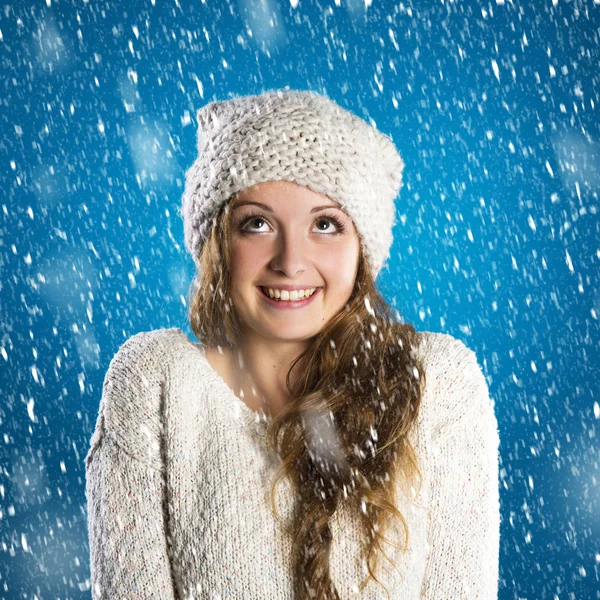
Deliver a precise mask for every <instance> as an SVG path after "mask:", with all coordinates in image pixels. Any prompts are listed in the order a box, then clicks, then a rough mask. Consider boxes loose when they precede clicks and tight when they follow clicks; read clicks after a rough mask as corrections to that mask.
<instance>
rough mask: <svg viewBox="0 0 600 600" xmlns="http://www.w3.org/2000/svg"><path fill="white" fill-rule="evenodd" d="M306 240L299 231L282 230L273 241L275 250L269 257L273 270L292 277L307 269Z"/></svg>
mask: <svg viewBox="0 0 600 600" xmlns="http://www.w3.org/2000/svg"><path fill="white" fill-rule="evenodd" d="M306 244H307V241H306V239H305V238H304V235H303V233H302V232H301V231H298V232H290V231H284V232H282V234H281V236H280V237H279V238H278V240H277V242H275V251H274V255H273V258H272V259H271V268H272V269H273V270H274V271H279V272H283V273H285V274H286V275H287V276H288V277H290V278H294V277H295V276H296V275H297V274H298V273H302V272H303V271H306V269H307V266H308V265H307V248H306Z"/></svg>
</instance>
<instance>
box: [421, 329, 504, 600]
mask: <svg viewBox="0 0 600 600" xmlns="http://www.w3.org/2000/svg"><path fill="white" fill-rule="evenodd" d="M448 337H449V336H448ZM441 358H442V359H443V358H444V357H443V356H442V357H441ZM445 368H446V370H445V371H444V369H443V368H442V369H441V371H440V370H439V369H438V371H437V373H436V374H435V375H437V382H436V384H435V386H436V387H437V388H438V392H437V393H436V394H435V396H436V400H435V403H436V406H435V407H434V412H435V413H436V416H435V417H434V418H433V429H432V458H431V461H432V463H431V466H432V471H431V489H430V512H429V526H428V550H429V552H428V559H427V563H426V567H425V575H424V579H423V584H422V588H421V598H424V599H425V600H438V599H439V598H457V599H458V598H464V599H469V600H474V599H476V598H477V599H479V600H492V599H494V600H496V599H497V597H498V596H497V594H498V570H499V565H498V562H499V546H500V500H499V488H498V448H499V443H500V439H499V434H498V424H497V420H496V416H495V414H494V407H493V404H492V402H491V400H490V396H489V392H488V387H487V383H486V381H485V377H484V375H483V373H482V371H481V369H480V367H479V365H478V363H477V357H476V355H475V353H474V352H473V351H472V350H470V349H469V348H467V347H466V346H465V345H464V344H463V343H462V342H461V341H459V340H454V342H453V343H452V344H450V350H449V352H448V354H446V361H445Z"/></svg>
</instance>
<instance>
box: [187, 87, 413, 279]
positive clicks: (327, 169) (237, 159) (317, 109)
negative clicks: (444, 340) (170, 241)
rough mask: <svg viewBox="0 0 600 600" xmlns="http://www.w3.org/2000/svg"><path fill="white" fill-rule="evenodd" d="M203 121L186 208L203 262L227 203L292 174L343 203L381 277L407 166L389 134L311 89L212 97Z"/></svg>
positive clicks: (191, 248) (190, 236)
mask: <svg viewBox="0 0 600 600" xmlns="http://www.w3.org/2000/svg"><path fill="white" fill-rule="evenodd" d="M197 119H198V152H199V155H198V158H197V159H196V160H195V161H194V163H193V164H192V166H191V167H190V168H189V170H188V171H187V173H186V183H185V191H184V194H183V202H182V206H181V210H180V216H181V217H182V218H183V223H184V232H185V246H186V248H187V250H188V252H190V254H191V255H192V257H193V258H194V261H195V262H196V265H197V266H198V265H199V256H200V251H201V249H202V245H203V243H204V241H205V240H206V239H207V238H208V235H209V230H210V227H211V226H212V219H213V217H214V216H215V215H216V214H217V212H218V211H219V209H220V208H221V205H222V204H223V203H225V202H226V201H227V200H228V199H229V198H230V197H231V196H232V195H233V194H234V193H236V192H238V191H240V190H242V189H244V188H246V187H250V186H252V185H254V184H256V183H261V182H264V181H275V180H285V181H291V182H295V183H298V184H300V185H304V186H307V187H309V188H310V189H311V190H313V191H315V192H317V193H320V194H324V195H326V196H328V197H329V198H330V199H331V200H333V201H334V202H336V203H338V204H339V205H340V207H341V208H342V210H344V211H345V212H346V213H347V214H348V215H349V216H350V218H351V219H352V221H353V223H354V226H355V227H356V230H357V232H358V234H359V237H360V238H361V241H362V246H363V251H364V252H365V255H366V258H367V261H368V264H369V265H370V268H371V272H372V275H373V279H375V278H376V277H377V275H378V273H379V271H380V270H381V268H382V267H383V265H384V264H385V261H386V260H387V258H388V256H389V252H390V246H391V245H392V228H393V226H394V225H395V224H396V218H395V210H394V200H395V198H396V196H397V195H398V192H399V190H400V188H401V187H402V169H403V168H404V162H403V160H402V158H401V157H400V155H399V153H398V150H397V149H396V146H395V145H394V142H393V141H392V139H391V138H390V137H388V136H386V135H384V134H382V133H380V132H379V131H378V130H377V129H375V128H374V127H372V126H371V125H369V124H368V123H366V122H365V121H363V120H362V119H361V118H359V117H357V116H356V115H354V114H353V113H351V112H349V111H347V110H345V109H343V108H341V107H340V106H339V105H337V104H336V103H335V102H334V101H332V100H330V99H329V98H326V97H324V96H321V95H319V94H317V93H315V92H311V91H294V90H271V91H267V92H264V93H262V94H259V95H256V96H240V97H237V98H234V99H231V100H225V101H222V102H210V103H209V104H207V105H206V106H204V107H203V108H201V109H200V110H199V111H198V113H197Z"/></svg>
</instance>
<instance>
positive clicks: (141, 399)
mask: <svg viewBox="0 0 600 600" xmlns="http://www.w3.org/2000/svg"><path fill="white" fill-rule="evenodd" d="M182 337H183V338H184V339H187V338H186V336H185V334H184V333H183V332H182V331H181V330H180V329H175V328H173V329H157V330H153V331H143V332H140V333H136V334H135V335H133V336H132V337H130V338H129V339H128V340H126V341H125V342H124V343H123V344H122V345H121V346H120V347H119V349H118V350H117V352H116V353H115V354H114V356H113V357H112V359H111V361H110V364H109V366H108V370H107V371H106V375H105V377H104V383H103V390H102V398H101V400H100V408H99V416H98V424H99V425H100V427H101V430H102V431H101V432H100V434H101V435H103V434H106V435H108V436H109V437H112V438H113V439H114V441H115V442H117V443H118V444H119V445H120V446H121V448H123V449H124V450H125V451H126V452H128V453H130V454H131V455H133V456H136V457H142V458H145V459H148V460H150V461H152V460H153V459H156V458H157V457H158V453H157V451H158V447H157V446H158V444H157V440H158V439H159V436H160V431H161V429H162V413H163V390H164V387H165V384H166V382H167V381H168V379H169V363H170V356H171V355H172V346H173V344H178V343H183V339H182ZM188 343H189V342H188Z"/></svg>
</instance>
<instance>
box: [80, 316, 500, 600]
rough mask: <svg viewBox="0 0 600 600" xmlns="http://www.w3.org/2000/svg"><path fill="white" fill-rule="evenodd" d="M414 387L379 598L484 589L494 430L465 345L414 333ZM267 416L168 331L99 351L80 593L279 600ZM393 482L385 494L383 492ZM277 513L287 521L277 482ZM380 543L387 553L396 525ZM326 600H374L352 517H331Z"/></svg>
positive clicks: (282, 544)
mask: <svg viewBox="0 0 600 600" xmlns="http://www.w3.org/2000/svg"><path fill="white" fill-rule="evenodd" d="M420 338H421V340H422V342H421V345H420V349H419V353H420V356H421V357H422V359H423V360H424V366H425V370H426V377H427V389H426V392H425V394H424V397H423V400H422V407H421V411H420V414H419V418H418V426H417V427H416V428H415V430H414V434H413V436H412V438H411V440H412V442H413V444H414V447H415V450H416V452H417V455H418V457H419V461H420V468H421V471H422V474H423V478H424V479H423V485H422V486H421V491H420V493H419V495H418V496H417V497H416V498H414V497H412V498H409V496H408V495H405V491H402V490H400V491H399V496H398V504H397V506H398V509H399V510H400V512H401V513H402V514H403V516H404V518H405V519H406V521H407V524H408V527H409V541H408V543H409V552H408V553H406V554H401V552H400V551H399V550H396V549H394V548H393V547H392V546H390V545H387V544H384V550H385V551H386V553H387V554H388V555H389V556H390V557H391V558H392V560H394V562H396V563H397V570H396V571H391V572H388V573H387V574H386V572H385V571H382V569H385V568H387V569H388V570H389V563H388V562H387V561H386V560H385V558H383V559H380V564H381V565H382V567H380V570H378V571H377V572H376V574H377V576H378V578H379V579H380V580H382V582H383V583H384V584H385V586H386V587H387V589H388V591H389V593H390V597H391V599H392V600H413V599H417V598H425V599H427V600H434V599H435V600H449V599H457V598H465V599H467V598H468V599H469V600H472V599H475V598H478V599H480V600H491V599H492V598H494V599H496V598H497V585H498V560H499V543H500V540H499V536H500V534H499V530H500V506H499V490H498V446H499V435H498V425H497V420H496V417H495V415H494V405H493V402H492V401H491V400H490V397H489V393H488V388H487V384H486V380H485V378H484V375H483V373H482V371H481V369H480V367H479V365H478V362H477V358H476V355H475V353H474V352H473V351H472V350H470V349H469V348H467V347H466V346H465V345H464V344H463V343H462V342H461V341H459V340H457V339H455V338H453V337H452V336H450V335H446V334H441V333H431V332H421V333H420ZM266 426H267V421H266V418H265V417H264V413H260V414H259V413H256V412H253V411H252V410H251V409H250V408H248V407H247V406H246V405H245V404H244V403H243V402H242V401H241V400H240V399H239V398H237V397H236V396H235V394H234V393H233V391H232V390H231V389H230V388H229V387H228V386H227V384H226V383H225V381H224V380H223V379H222V378H221V376H220V375H219V374H218V373H217V372H216V371H215V370H214V369H213V368H212V367H211V366H210V364H209V362H208V361H207V360H206V358H205V355H204V352H203V348H202V346H201V345H200V344H194V343H192V342H191V341H190V340H189V339H188V338H187V336H186V335H185V334H184V333H183V332H182V331H181V330H180V329H176V328H173V329H159V330H156V331H151V332H142V333H139V334H137V335H134V336H133V337H132V338H130V339H129V340H128V341H127V342H125V343H124V344H123V346H122V347H121V348H120V349H119V351H118V352H117V353H116V355H115V356H114V358H113V360H112V361H111V363H110V366H109V368H108V371H107V374H106V378H105V380H104V388H103V394H102V400H101V402H100V408H99V413H98V419H97V423H96V430H95V432H94V435H93V437H92V439H91V444H90V450H89V452H88V454H87V456H86V496H87V500H88V525H89V541H90V557H91V579H92V597H93V598H94V599H97V598H103V599H107V600H116V599H129V598H136V599H145V598H157V599H161V600H169V599H175V598H177V599H180V600H183V599H186V600H187V599H204V598H207V599H225V598H231V599H236V600H237V599H240V600H242V599H247V600H259V599H260V600H265V599H269V600H292V599H293V598H294V590H293V587H292V583H291V581H290V575H289V574H290V572H291V561H290V560H289V557H290V553H291V546H290V540H289V539H288V537H286V534H285V532H283V530H282V529H281V528H280V525H279V523H278V522H277V520H276V519H275V517H274V516H273V514H272V512H271V506H270V503H269V497H268V491H269V484H270V475H271V474H272V470H273V469H274V463H272V462H270V461H271V459H270V458H269V456H268V454H267V453H266V446H265V440H266V437H265V433H266ZM399 489H400V487H399ZM277 490H278V493H277V508H278V509H279V511H280V515H281V517H283V518H284V519H287V517H289V516H290V514H291V513H290V512H288V510H287V509H288V508H290V509H291V507H292V505H293V498H292V496H291V488H290V487H289V484H288V482H287V480H283V483H281V484H279V486H278V488H277ZM396 527H397V528H396V534H395V536H393V535H392V533H391V531H389V532H388V533H387V536H389V537H392V539H393V540H394V541H395V542H396V543H397V544H399V545H400V546H402V540H403V538H402V533H403V529H402V528H401V526H400V525H398V526H396ZM331 528H332V533H333V547H332V551H331V556H330V565H331V575H332V578H333V581H334V583H335V585H336V588H337V590H338V592H339V594H340V597H341V598H342V599H346V598H365V599H367V598H368V599H375V598H377V599H384V598H386V595H385V592H384V590H383V589H382V588H381V587H380V586H378V585H377V584H376V583H375V582H374V581H371V582H369V584H368V585H367V587H366V588H365V589H364V590H363V592H362V594H360V595H358V594H357V587H356V586H357V585H358V584H359V583H360V581H362V579H363V578H364V576H365V574H366V573H367V571H366V566H365V565H364V564H361V563H360V562H359V561H358V559H357V556H358V553H359V548H360V546H359V543H360V536H359V531H360V530H359V521H358V517H356V516H355V515H354V514H353V513H349V512H347V511H345V510H341V511H338V512H337V513H336V514H335V515H334V517H333V520H332V522H331Z"/></svg>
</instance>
